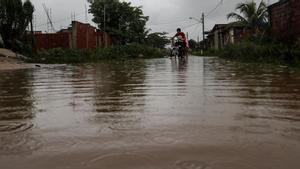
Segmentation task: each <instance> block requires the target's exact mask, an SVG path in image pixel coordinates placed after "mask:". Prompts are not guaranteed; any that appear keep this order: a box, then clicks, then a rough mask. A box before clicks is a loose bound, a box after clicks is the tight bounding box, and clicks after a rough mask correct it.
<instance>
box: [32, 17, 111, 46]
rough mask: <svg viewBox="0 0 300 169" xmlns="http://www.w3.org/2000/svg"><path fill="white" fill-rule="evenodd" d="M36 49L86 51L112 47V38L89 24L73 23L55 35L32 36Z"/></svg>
mask: <svg viewBox="0 0 300 169" xmlns="http://www.w3.org/2000/svg"><path fill="white" fill-rule="evenodd" d="M34 36H35V40H36V47H37V49H51V48H67V49H88V48H101V47H105V46H111V45H112V38H111V37H110V36H109V35H108V34H107V33H104V32H101V31H99V30H97V29H96V28H95V27H93V26H91V25H90V24H85V23H81V22H77V21H73V22H72V25H71V27H69V28H68V29H62V30H60V31H58V32H56V33H36V34H34Z"/></svg>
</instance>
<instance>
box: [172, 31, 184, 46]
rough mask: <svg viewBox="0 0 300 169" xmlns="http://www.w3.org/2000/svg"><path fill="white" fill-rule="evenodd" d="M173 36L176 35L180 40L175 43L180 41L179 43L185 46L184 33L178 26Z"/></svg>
mask: <svg viewBox="0 0 300 169" xmlns="http://www.w3.org/2000/svg"><path fill="white" fill-rule="evenodd" d="M175 37H177V38H178V39H179V40H180V42H177V43H182V44H180V45H182V46H183V47H187V42H186V37H185V34H184V33H183V32H181V29H180V28H178V29H177V33H176V34H175V36H174V37H173V38H175Z"/></svg>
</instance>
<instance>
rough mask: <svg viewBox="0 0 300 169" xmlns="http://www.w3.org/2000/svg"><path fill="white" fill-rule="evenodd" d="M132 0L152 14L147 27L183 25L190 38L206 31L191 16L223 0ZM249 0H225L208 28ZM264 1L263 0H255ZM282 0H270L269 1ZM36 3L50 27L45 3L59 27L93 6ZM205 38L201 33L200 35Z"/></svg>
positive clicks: (73, 0) (61, 0) (55, 0)
mask: <svg viewBox="0 0 300 169" xmlns="http://www.w3.org/2000/svg"><path fill="white" fill-rule="evenodd" d="M126 1H130V2H132V4H133V5H134V6H143V11H144V14H145V15H146V16H149V17H150V20H149V22H148V24H147V27H148V28H149V29H151V30H152V31H159V32H162V31H165V32H168V33H170V34H173V33H175V30H176V28H177V27H181V28H182V29H183V31H184V32H189V38H193V39H195V40H196V39H197V36H198V35H200V34H201V33H202V27H201V25H200V24H197V21H195V20H190V19H189V17H195V18H200V17H201V13H202V12H204V13H205V14H208V13H209V12H210V11H211V10H212V9H214V8H215V6H216V5H217V4H218V3H220V1H221V0H126ZM244 1H246V0H223V3H222V5H220V6H219V7H218V8H217V9H216V10H215V11H214V12H212V13H210V14H209V15H208V16H207V17H206V26H205V29H206V30H210V29H211V28H212V27H213V25H214V24H217V23H227V22H228V21H227V19H226V14H228V13H229V12H232V11H234V8H235V6H236V4H237V3H239V2H244ZM254 1H256V2H260V0H254ZM277 1H278V0H269V4H272V3H274V2H277ZM31 2H32V3H33V4H34V5H35V9H36V11H35V17H36V23H35V25H36V29H37V30H43V31H46V30H47V24H46V23H47V17H46V14H45V12H44V9H43V7H42V4H43V3H44V4H45V5H46V6H47V8H51V13H52V14H51V15H52V21H53V22H54V27H55V29H57V30H59V29H61V28H66V27H68V26H69V25H70V22H71V13H75V14H76V20H78V21H82V22H85V21H86V15H85V6H86V7H87V8H89V4H88V3H87V2H86V0H31ZM91 19H92V15H90V14H88V22H89V23H90V24H92V25H94V26H95V24H94V23H92V21H91ZM200 40H201V36H200Z"/></svg>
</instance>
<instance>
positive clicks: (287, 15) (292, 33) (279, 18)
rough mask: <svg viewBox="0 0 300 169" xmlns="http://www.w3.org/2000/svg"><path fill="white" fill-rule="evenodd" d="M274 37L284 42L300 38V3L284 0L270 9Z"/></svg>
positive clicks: (295, 0)
mask: <svg viewBox="0 0 300 169" xmlns="http://www.w3.org/2000/svg"><path fill="white" fill-rule="evenodd" d="M269 12H270V20H271V25H272V29H271V30H272V35H273V36H274V37H276V38H278V39H280V40H283V41H294V40H296V39H299V38H300V1H299V0H283V1H280V2H278V3H276V4H273V5H271V6H270V7H269Z"/></svg>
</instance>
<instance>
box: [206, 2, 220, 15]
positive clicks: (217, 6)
mask: <svg viewBox="0 0 300 169" xmlns="http://www.w3.org/2000/svg"><path fill="white" fill-rule="evenodd" d="M221 5H223V0H221V1H220V2H219V3H218V4H217V5H216V6H215V7H214V8H213V9H212V10H210V11H209V12H207V14H206V15H205V17H207V16H209V15H211V14H212V13H214V12H215V11H216V10H217V9H218V8H219V7H220V6H221Z"/></svg>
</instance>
